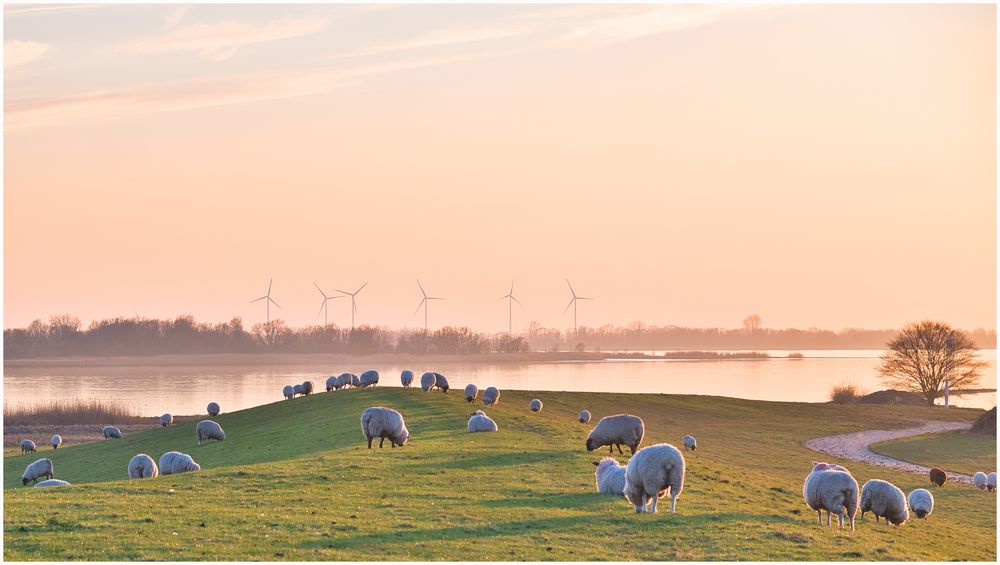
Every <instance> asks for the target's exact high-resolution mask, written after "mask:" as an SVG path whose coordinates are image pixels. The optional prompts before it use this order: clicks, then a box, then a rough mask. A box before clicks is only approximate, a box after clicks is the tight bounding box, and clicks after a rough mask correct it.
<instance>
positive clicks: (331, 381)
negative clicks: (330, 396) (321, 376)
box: [326, 375, 339, 392]
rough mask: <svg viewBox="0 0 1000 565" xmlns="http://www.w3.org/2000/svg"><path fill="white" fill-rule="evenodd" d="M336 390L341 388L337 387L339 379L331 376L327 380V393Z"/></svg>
mask: <svg viewBox="0 0 1000 565" xmlns="http://www.w3.org/2000/svg"><path fill="white" fill-rule="evenodd" d="M335 388H339V387H338V386H337V377H336V376H334V375H330V376H329V377H327V379H326V391H327V392H330V391H331V390H333V389H335Z"/></svg>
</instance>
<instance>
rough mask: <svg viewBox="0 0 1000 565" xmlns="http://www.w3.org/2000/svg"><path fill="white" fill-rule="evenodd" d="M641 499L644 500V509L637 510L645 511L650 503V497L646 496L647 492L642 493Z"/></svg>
mask: <svg viewBox="0 0 1000 565" xmlns="http://www.w3.org/2000/svg"><path fill="white" fill-rule="evenodd" d="M640 500H642V510H637V512H639V513H644V512H646V505H647V504H649V499H648V498H646V493H642V497H641V499H640Z"/></svg>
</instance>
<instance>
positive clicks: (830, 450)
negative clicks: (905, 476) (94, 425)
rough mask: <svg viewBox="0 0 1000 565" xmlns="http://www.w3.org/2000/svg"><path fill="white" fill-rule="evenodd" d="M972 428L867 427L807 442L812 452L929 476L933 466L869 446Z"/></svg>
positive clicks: (953, 476) (955, 477)
mask: <svg viewBox="0 0 1000 565" xmlns="http://www.w3.org/2000/svg"><path fill="white" fill-rule="evenodd" d="M971 427H972V424H970V423H968V422H927V423H925V424H924V425H922V426H919V427H916V428H906V429H903V430H865V431H863V432H854V433H850V434H840V435H835V436H826V437H818V438H815V439H811V440H809V441H807V442H806V447H808V448H809V449H812V450H813V451H818V452H820V453H825V454H827V455H833V456H834V457H840V458H842V459H850V460H852V461H861V462H862V463H868V464H870V465H879V466H881V467H889V468H892V469H897V470H899V471H905V472H907V473H918V474H922V475H926V474H927V473H928V472H930V467H924V466H923V465H917V464H914V463H907V462H906V461H900V460H899V459H893V458H892V457H886V456H885V455H879V454H877V453H873V452H872V451H871V450H870V449H868V446H869V445H871V444H873V443H878V442H880V441H888V440H891V439H900V438H904V437H910V436H918V435H922V434H933V433H940V432H953V431H956V430H967V429H969V428H971ZM948 481H949V482H952V481H954V482H956V483H963V484H970V485H971V484H972V477H970V476H968V475H961V474H958V473H948Z"/></svg>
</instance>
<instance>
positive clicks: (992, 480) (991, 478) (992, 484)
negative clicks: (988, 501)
mask: <svg viewBox="0 0 1000 565" xmlns="http://www.w3.org/2000/svg"><path fill="white" fill-rule="evenodd" d="M996 489H997V472H996V471H993V472H992V473H990V474H989V475H986V490H988V491H990V492H993V491H995V490H996Z"/></svg>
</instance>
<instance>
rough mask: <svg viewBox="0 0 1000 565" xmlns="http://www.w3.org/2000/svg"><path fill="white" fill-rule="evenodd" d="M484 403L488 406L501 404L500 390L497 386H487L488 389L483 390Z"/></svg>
mask: <svg viewBox="0 0 1000 565" xmlns="http://www.w3.org/2000/svg"><path fill="white" fill-rule="evenodd" d="M483 404H485V405H486V406H496V405H497V404H500V391H499V390H497V387H495V386H491V387H487V389H486V390H484V391H483Z"/></svg>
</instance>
